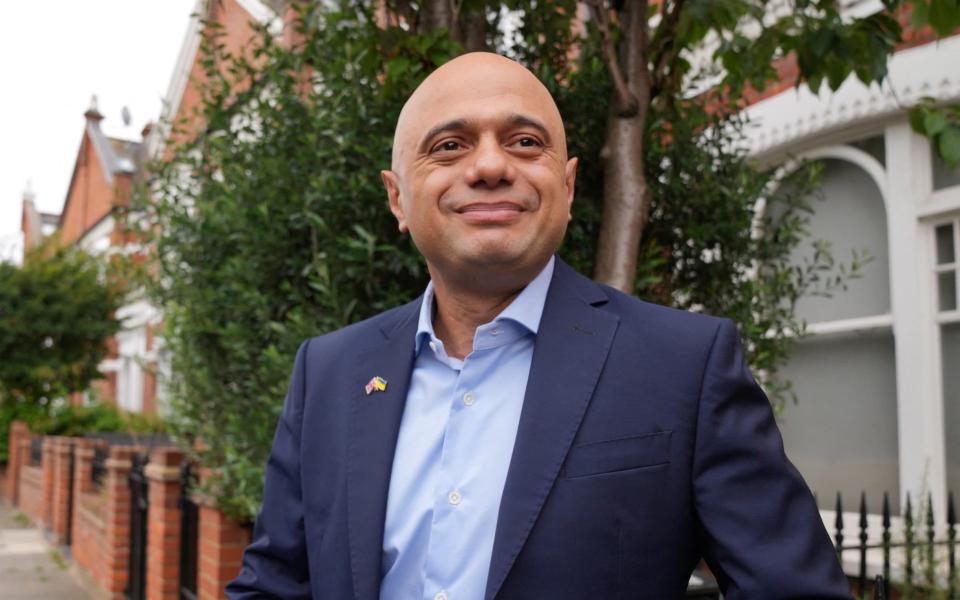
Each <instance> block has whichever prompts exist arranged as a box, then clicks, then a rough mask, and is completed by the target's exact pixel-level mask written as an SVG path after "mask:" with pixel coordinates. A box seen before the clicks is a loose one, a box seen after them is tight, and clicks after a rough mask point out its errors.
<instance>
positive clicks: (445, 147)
mask: <svg viewBox="0 0 960 600" xmlns="http://www.w3.org/2000/svg"><path fill="white" fill-rule="evenodd" d="M459 149H460V143H459V142H455V141H453V140H448V141H446V142H441V143H439V144H437V145H436V146H434V147H433V151H434V152H455V151H457V150H459Z"/></svg>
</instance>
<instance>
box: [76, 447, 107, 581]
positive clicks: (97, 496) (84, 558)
mask: <svg viewBox="0 0 960 600" xmlns="http://www.w3.org/2000/svg"><path fill="white" fill-rule="evenodd" d="M93 453H94V444H93V443H91V442H90V441H87V440H81V441H78V442H77V446H76V448H75V449H74V460H75V461H76V463H75V468H74V478H73V493H74V503H73V520H72V526H73V532H72V534H71V542H72V556H73V560H74V561H75V562H76V563H77V565H78V566H79V567H81V569H82V570H84V571H85V572H86V573H87V574H88V575H89V576H90V578H91V579H92V580H93V582H94V583H96V584H97V585H98V586H99V587H101V588H102V589H105V588H106V582H107V577H108V574H107V571H106V566H107V565H106V561H105V560H104V557H105V556H106V553H107V540H106V526H105V524H104V523H105V515H106V508H107V498H106V490H105V489H94V488H93V484H92V482H91V481H90V471H91V464H92V461H93Z"/></svg>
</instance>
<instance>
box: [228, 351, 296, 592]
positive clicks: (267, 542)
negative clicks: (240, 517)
mask: <svg viewBox="0 0 960 600" xmlns="http://www.w3.org/2000/svg"><path fill="white" fill-rule="evenodd" d="M309 343H310V342H309V340H307V341H306V342H304V343H303V344H301V345H300V348H299V350H297V357H296V360H295V362H294V367H293V374H292V376H291V378H290V386H289V388H288V391H287V397H286V400H285V401H284V405H283V411H282V413H281V415H280V420H279V422H278V423H277V431H276V434H275V435H274V438H273V448H272V449H271V451H270V458H269V460H268V461H267V469H266V475H265V477H264V485H263V490H264V492H263V505H262V506H261V507H260V513H259V514H258V515H257V522H256V525H255V526H254V530H253V541H251V543H250V545H249V546H248V547H247V548H246V550H245V551H244V553H243V565H242V567H241V570H240V574H239V575H238V576H237V578H236V579H234V580H233V581H231V582H230V584H229V585H227V588H226V595H227V597H228V598H230V600H252V599H253V598H258V599H262V598H265V597H266V598H283V599H284V600H287V599H291V600H293V599H296V598H305V599H309V598H310V580H309V570H308V566H307V552H306V544H305V539H304V528H303V503H302V494H301V487H300V431H301V417H302V416H303V402H304V392H305V389H306V362H307V361H306V354H307V348H308V347H309Z"/></svg>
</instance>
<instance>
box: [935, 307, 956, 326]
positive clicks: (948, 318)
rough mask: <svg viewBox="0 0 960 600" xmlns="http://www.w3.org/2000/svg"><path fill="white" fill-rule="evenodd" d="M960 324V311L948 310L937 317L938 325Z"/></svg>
mask: <svg viewBox="0 0 960 600" xmlns="http://www.w3.org/2000/svg"><path fill="white" fill-rule="evenodd" d="M948 323H960V310H948V311H944V312H941V313H939V314H938V315H937V324H939V325H947V324H948Z"/></svg>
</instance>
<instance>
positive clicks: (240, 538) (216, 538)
mask: <svg viewBox="0 0 960 600" xmlns="http://www.w3.org/2000/svg"><path fill="white" fill-rule="evenodd" d="M199 530H200V535H199V537H200V551H199V555H200V561H199V564H198V565H197V599H198V600H220V599H221V598H223V588H224V587H226V585H227V584H228V583H229V582H230V581H231V580H232V579H233V578H234V577H236V576H237V574H238V573H239V572H240V561H241V558H242V557H243V549H244V548H246V546H247V544H249V543H250V533H249V531H248V530H247V529H244V528H243V527H241V526H240V525H239V524H238V523H237V522H236V521H233V520H231V519H230V518H228V517H227V516H226V515H224V514H223V513H222V512H220V511H219V510H217V509H216V508H214V507H213V506H200V527H199Z"/></svg>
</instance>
